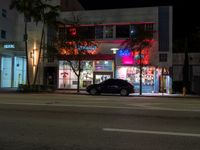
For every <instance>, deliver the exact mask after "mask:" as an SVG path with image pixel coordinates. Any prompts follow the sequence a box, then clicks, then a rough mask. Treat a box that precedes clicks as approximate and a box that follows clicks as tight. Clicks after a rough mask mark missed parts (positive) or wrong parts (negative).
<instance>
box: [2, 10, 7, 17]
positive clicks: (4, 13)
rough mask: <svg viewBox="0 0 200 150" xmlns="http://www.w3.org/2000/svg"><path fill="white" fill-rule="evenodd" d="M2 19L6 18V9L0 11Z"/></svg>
mask: <svg viewBox="0 0 200 150" xmlns="http://www.w3.org/2000/svg"><path fill="white" fill-rule="evenodd" d="M1 14H2V17H4V18H6V17H7V11H6V9H2V13H1Z"/></svg>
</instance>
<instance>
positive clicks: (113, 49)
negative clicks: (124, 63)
mask: <svg viewBox="0 0 200 150" xmlns="http://www.w3.org/2000/svg"><path fill="white" fill-rule="evenodd" d="M110 50H111V51H113V54H116V53H117V51H118V50H119V48H111V49H110Z"/></svg>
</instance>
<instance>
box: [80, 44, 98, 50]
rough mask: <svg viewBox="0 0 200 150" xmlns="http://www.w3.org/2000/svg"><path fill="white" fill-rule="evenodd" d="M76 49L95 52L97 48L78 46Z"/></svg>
mask: <svg viewBox="0 0 200 150" xmlns="http://www.w3.org/2000/svg"><path fill="white" fill-rule="evenodd" d="M77 48H78V50H96V49H97V46H82V45H78V46H77Z"/></svg>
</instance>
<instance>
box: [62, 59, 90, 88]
mask: <svg viewBox="0 0 200 150" xmlns="http://www.w3.org/2000/svg"><path fill="white" fill-rule="evenodd" d="M72 64H74V65H75V64H76V62H75V61H72ZM81 67H82V68H83V70H82V72H81V76H80V88H86V87H87V86H88V85H90V84H92V82H93V63H92V61H82V62H81ZM77 83H78V80H77V76H76V75H75V73H74V71H73V70H72V68H71V66H70V65H69V63H68V62H67V61H59V88H64V89H71V88H77Z"/></svg>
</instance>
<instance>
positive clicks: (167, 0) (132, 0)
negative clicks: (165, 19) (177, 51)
mask: <svg viewBox="0 0 200 150" xmlns="http://www.w3.org/2000/svg"><path fill="white" fill-rule="evenodd" d="M79 1H80V2H81V4H82V5H83V6H84V8H85V9H87V10H95V9H114V8H132V7H147V6H165V5H171V6H173V15H174V19H173V22H174V25H173V26H174V28H173V30H174V38H175V39H176V38H179V37H184V36H186V35H188V34H190V33H191V32H193V31H194V30H195V28H196V26H197V25H199V22H200V21H199V20H200V16H199V14H200V12H198V11H199V10H200V8H198V6H199V5H198V4H197V0H79Z"/></svg>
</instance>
